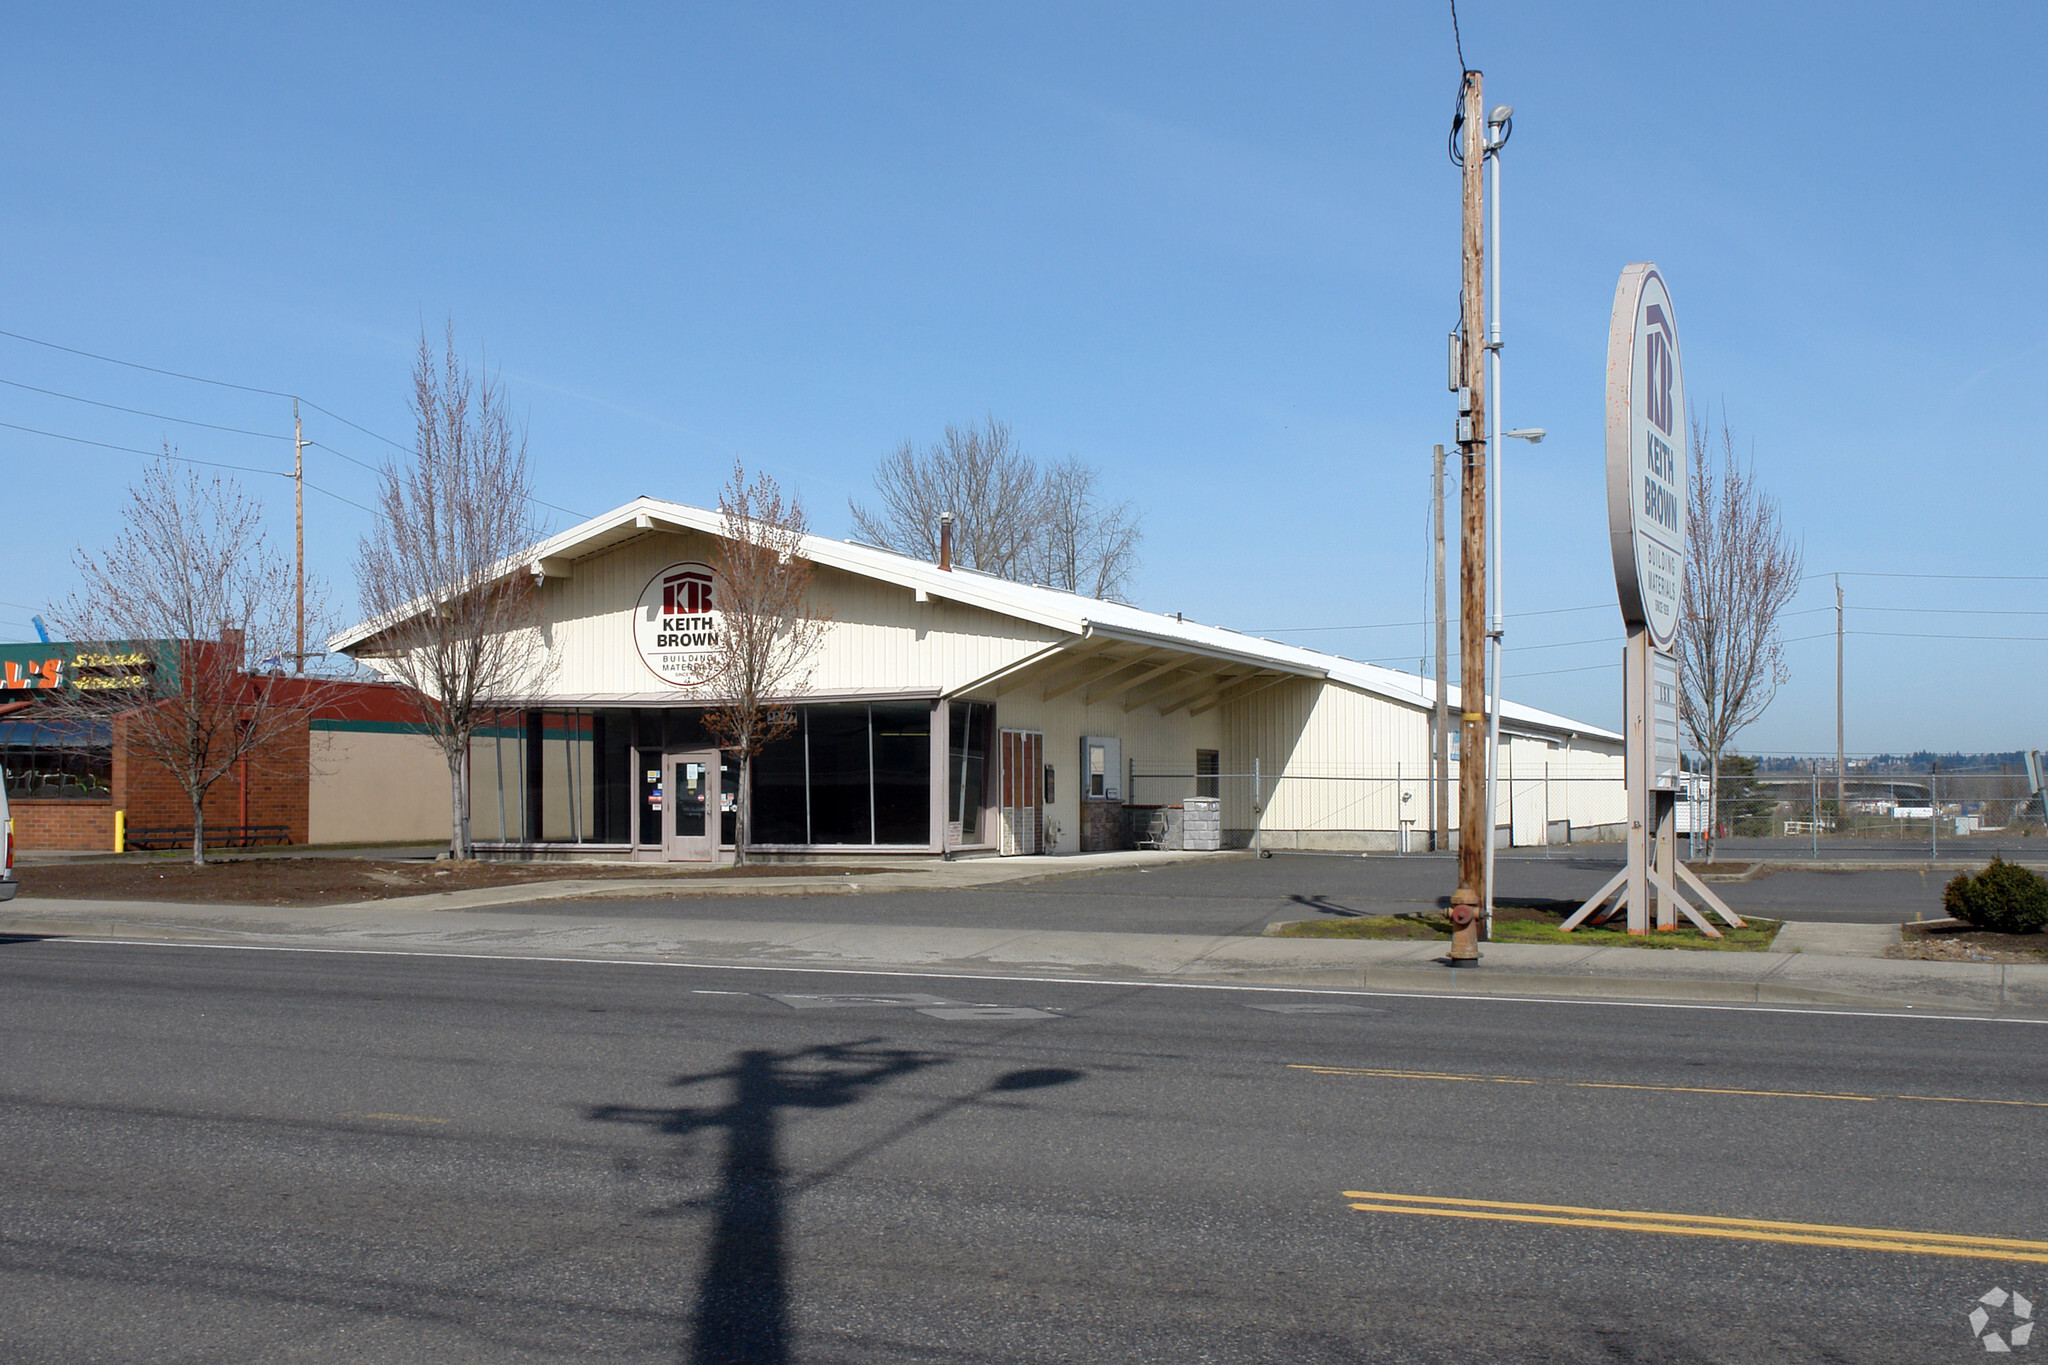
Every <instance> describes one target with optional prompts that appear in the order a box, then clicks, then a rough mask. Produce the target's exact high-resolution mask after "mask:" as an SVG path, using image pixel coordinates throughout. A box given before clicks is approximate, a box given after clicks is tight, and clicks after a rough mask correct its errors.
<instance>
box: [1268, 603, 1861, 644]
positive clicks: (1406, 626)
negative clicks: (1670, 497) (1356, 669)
mask: <svg viewBox="0 0 2048 1365" xmlns="http://www.w3.org/2000/svg"><path fill="white" fill-rule="evenodd" d="M1613 608H1614V603H1612V602H1595V603H1593V604H1592V605H1591V606H1586V607H1552V608H1550V609H1549V610H1547V611H1511V612H1509V613H1508V614H1507V619H1508V620H1510V621H1525V620H1527V619H1529V618H1530V617H1532V616H1569V615H1570V614H1572V613H1573V612H1580V611H1609V610H1612V609H1613ZM1828 610H1830V611H1833V610H1834V608H1833V607H1830V608H1828ZM1435 624H1436V622H1434V621H1380V622H1375V623H1373V624H1370V625H1357V626H1265V627H1261V628H1259V629H1255V630H1248V631H1246V632H1245V634H1247V635H1307V634H1314V633H1318V632H1327V631H1338V630H1412V629H1413V628H1415V627H1416V626H1432V625H1435ZM1403 657H1406V656H1405V655H1404V656H1403Z"/></svg>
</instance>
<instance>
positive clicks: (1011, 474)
mask: <svg viewBox="0 0 2048 1365" xmlns="http://www.w3.org/2000/svg"><path fill="white" fill-rule="evenodd" d="M1099 482H1100V475H1099V474H1098V472H1097V471H1096V470H1094V469H1092V468H1090V467H1089V466H1087V465H1085V464H1083V463H1081V461H1080V460H1078V459H1075V458H1072V457H1069V458H1068V459H1066V460H1063V461H1061V462H1060V463H1058V464H1055V465H1053V466H1051V467H1050V468H1047V469H1041V468H1040V467H1039V465H1038V463H1037V462H1036V461H1035V460H1033V459H1032V458H1031V457H1030V456H1028V455H1026V454H1025V453H1024V452H1023V450H1022V449H1020V448H1019V446H1018V444H1017V440H1016V437H1015V436H1014V435H1013V434H1012V433H1011V431H1010V428H1009V426H1008V425H1007V424H1006V423H1003V422H1001V421H998V420H997V419H996V418H994V417H990V418H989V419H988V420H987V421H986V422H985V423H983V424H982V425H981V426H980V427H957V426H949V427H947V428H946V432H945V436H944V438H943V439H941V440H939V441H937V442H934V443H933V444H932V445H929V446H927V447H926V448H925V449H924V450H923V451H922V452H920V451H919V450H918V449H917V448H916V447H915V446H913V445H912V444H911V443H910V442H908V441H906V442H904V443H903V444H902V445H901V446H900V447H898V448H897V449H896V451H895V452H894V453H892V454H891V455H889V456H888V457H887V458H885V459H883V460H882V462H881V463H880V464H878V465H876V466H875V492H876V494H877V496H878V497H879V498H880V503H879V505H878V506H877V507H875V508H873V509H870V508H868V507H866V506H864V505H862V504H861V503H859V502H854V501H851V500H849V502H848V510H849V511H850V512H851V513H852V515H853V526H854V530H855V531H856V532H858V533H859V535H860V536H861V537H862V538H863V539H865V540H868V541H870V542H872V543H874V544H876V545H880V546H883V547H884V548H887V549H891V550H895V551H896V552H898V553H899V554H906V555H911V556H914V557H916V558H919V559H935V558H937V556H938V553H939V517H940V515H941V514H942V513H946V512H951V513H953V515H954V518H955V522H954V527H953V554H954V558H955V560H956V561H957V562H958V563H960V564H962V565H964V566H966V567H968V568H971V569H979V570H981V571H982V572H983V573H990V574H994V575H996V576H997V577H999V578H1008V579H1013V580H1017V581H1022V582H1037V583H1048V584H1050V585H1051V586H1053V587H1056V588H1064V589H1066V590H1067V591H1069V592H1082V593H1087V594H1089V595H1091V596H1095V597H1107V598H1111V599H1113V600H1116V601H1123V600H1125V594H1127V593H1128V592H1129V590H1130V581H1131V577H1132V575H1133V574H1134V573H1135V572H1136V570H1137V562H1138V559H1137V551H1138V542H1139V540H1140V538H1141V533H1140V532H1139V530H1138V514H1137V509H1136V507H1135V506H1134V505H1133V504H1131V503H1129V502H1120V503H1114V504H1112V503H1108V502H1106V501H1104V500H1103V498H1102V496H1101V494H1100V490H1099V487H1098V485H1099Z"/></svg>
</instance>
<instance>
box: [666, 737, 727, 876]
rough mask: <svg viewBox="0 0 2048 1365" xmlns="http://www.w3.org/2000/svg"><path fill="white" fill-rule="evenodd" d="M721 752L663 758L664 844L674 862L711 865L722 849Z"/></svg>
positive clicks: (712, 750)
mask: <svg viewBox="0 0 2048 1365" xmlns="http://www.w3.org/2000/svg"><path fill="white" fill-rule="evenodd" d="M718 757H719V756H718V751H717V750H716V749H707V750H703V751H700V752H692V753H680V754H665V755H663V762H662V768H663V775H664V779H665V780H664V781H663V783H662V785H663V786H664V787H665V788H666V789H667V790H665V791H664V792H663V793H662V797H663V799H662V815H661V824H662V835H663V839H662V845H663V856H664V857H666V858H667V859H668V860H669V861H670V862H672V863H708V862H710V861H711V860H712V857H713V855H714V854H715V853H716V852H717V850H718V826H717V824H716V823H714V822H715V820H716V819H717V806H716V805H715V804H714V795H713V793H714V790H715V784H716V783H717V781H718V769H719V762H718Z"/></svg>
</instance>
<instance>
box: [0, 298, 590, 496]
mask: <svg viewBox="0 0 2048 1365" xmlns="http://www.w3.org/2000/svg"><path fill="white" fill-rule="evenodd" d="M0 337H10V338H12V339H13V340H15V341H25V342H27V343H28V344H29V345H31V346H45V347H48V348H49V349H50V350H53V351H62V352H64V353H65V354H66V355H75V356H83V357H84V358H85V359H87V360H97V361H100V362H102V363H104V364H108V365H120V366H123V367H124V368H126V369H130V370H141V371H143V372H144V373H146V374H160V375H163V376H164V377H166V378H168V379H183V380H186V381H188V382H190V383H194V384H211V385H213V386H214V387H215V388H220V389H235V390H237V391H239V392H242V393H255V394H261V395H263V396H264V397H266V398H289V399H292V400H293V401H295V402H299V403H303V404H305V405H306V406H307V407H309V408H311V409H312V410H313V411H314V412H317V413H319V414H320V415H321V416H323V417H331V418H333V419H334V420H335V421H337V422H339V423H341V424H342V425H343V426H345V427H349V428H351V429H352V430H355V431H359V432H361V433H362V434H363V435H365V436H367V437H369V438H370V439H371V440H373V441H382V442H383V443H384V444H385V445H387V446H390V447H391V448H392V449H393V450H396V451H400V452H402V453H404V454H407V455H410V454H412V453H413V450H412V447H411V446H407V445H402V444H400V443H399V442H397V441H394V440H392V439H391V438H390V437H389V436H385V435H382V434H380V433H378V432H374V431H372V430H370V429H369V428H368V427H366V426H364V425H362V424H361V423H360V422H351V421H349V419H348V418H346V417H343V416H342V415H341V414H340V413H338V412H335V411H333V410H332V409H330V408H323V407H321V406H320V405H319V404H318V403H315V402H314V401H313V400H312V399H310V398H307V397H304V396H302V395H300V394H296V393H286V392H285V391H283V390H282V389H266V388H260V387H258V386H257V385H254V384H236V383H233V382H231V381H229V380H226V379H209V378H207V377H206V376H205V375H203V374H185V373H184V372H182V371H179V370H167V369H164V368H162V367H161V366H158V365H144V364H142V363H141V362H139V361H134V360H122V359H119V358H118V357H115V356H110V355H101V354H100V353H99V352H97V351H86V350H80V349H79V348H78V347H76V346H65V345H62V344H60V343H58V342H55V341H45V340H43V339H42V338H41V337H32V336H26V335H24V334H22V333H20V332H10V331H7V330H5V329H4V328H0ZM10 382H12V381H10V380H0V383H10ZM16 387H17V388H32V387H33V386H32V385H28V384H20V385H16ZM36 392H38V393H48V394H52V395H53V396H55V397H58V398H71V397H72V395H70V394H68V393H57V392H56V391H55V390H54V389H38V390H36ZM75 401H77V402H80V403H91V402H93V401H94V400H92V399H90V398H79V399H76V400H75ZM96 406H99V407H108V408H112V407H115V405H114V404H112V403H99V404H96ZM117 411H121V412H135V413H138V414H139V415H141V416H144V417H157V418H158V419H159V420H161V421H166V422H182V421H185V420H186V419H185V418H182V417H164V416H162V415H161V414H158V413H145V412H141V411H140V410H139V409H136V408H118V409H117ZM5 425H7V423H0V426H5ZM191 425H193V426H202V427H211V426H213V424H212V423H210V422H193V423H191ZM18 430H21V431H28V430H31V428H28V427H21V428H18ZM214 430H216V431H237V432H240V428H237V427H214ZM37 434H38V435H43V436H56V435H57V433H55V432H47V431H46V432H39V433H37ZM240 434H242V435H247V436H269V435H270V433H269V432H261V431H252V432H241V433H240ZM57 439H58V440H60V441H82V440H83V439H84V438H82V437H77V436H57ZM273 439H276V440H286V441H288V440H290V439H291V438H290V437H289V436H283V437H274V438H273ZM84 443H85V444H86V445H103V444H105V443H104V442H101V441H85V442H84ZM306 444H308V445H319V444H320V443H319V442H317V441H308V442H307V443H306ZM107 448H108V449H109V450H125V449H127V447H125V446H108V447H107ZM320 448H321V449H322V450H324V451H326V452H327V453H328V454H330V455H341V458H342V459H344V460H350V461H353V462H354V463H356V464H360V465H362V466H363V468H365V469H376V466H374V465H369V464H364V463H363V461H361V460H357V459H356V458H355V457H354V456H353V455H343V454H342V452H341V451H338V450H336V449H335V448H334V447H333V446H328V445H321V446H320ZM179 458H181V459H182V458H183V457H182V456H181V457H179ZM185 463H187V464H218V462H217V461H213V460H185ZM218 467H219V468H222V469H246V468H247V467H246V466H244V465H218ZM248 472H249V473H252V474H264V473H270V472H271V471H269V470H260V469H251V470H248ZM377 472H379V473H381V472H382V471H381V470H379V471H377ZM285 477H286V478H289V477H291V476H290V475H286V476H285ZM328 496H330V497H335V496H338V495H337V494H329V495H328ZM526 500H527V501H528V502H532V503H537V504H539V505H540V506H542V507H545V508H547V509H549V510H550V511H554V512H560V513H561V514H562V515H563V516H567V517H576V518H578V519H579V520H585V521H587V520H589V517H590V514H589V513H587V512H578V511H575V510H574V509H573V508H568V507H562V506H558V505H557V504H555V503H552V502H548V501H546V500H544V499H542V498H537V497H535V496H533V495H532V494H531V493H529V494H527V495H526ZM343 501H344V502H346V501H347V499H345V498H344V499H343ZM350 505H351V506H354V507H362V504H361V503H359V502H358V503H352V504H350ZM363 510H364V511H368V510H369V509H368V508H364V509H363Z"/></svg>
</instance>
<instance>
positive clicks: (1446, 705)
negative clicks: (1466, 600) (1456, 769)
mask: <svg viewBox="0 0 2048 1365" xmlns="http://www.w3.org/2000/svg"><path fill="white" fill-rule="evenodd" d="M1429 482H1430V490H1431V494H1430V496H1431V501H1432V502H1433V503H1434V504H1435V508H1436V752H1435V754H1434V758H1435V760H1436V789H1435V791H1434V792H1433V793H1432V800H1433V803H1434V809H1433V811H1432V812H1431V817H1430V818H1431V819H1432V820H1433V821H1434V824H1433V825H1432V826H1431V828H1430V840H1429V847H1430V851H1431V852H1432V853H1442V852H1444V851H1445V850H1447V849H1448V848H1449V847H1450V846H1451V701H1450V697H1451V691H1450V689H1451V682H1450V679H1449V677H1447V676H1446V675H1447V674H1448V673H1449V671H1450V649H1449V643H1448V638H1447V637H1448V634H1449V626H1448V624H1447V622H1446V620H1445V617H1444V448H1443V447H1442V446H1437V447H1435V448H1434V449H1433V450H1432V452H1431V454H1430V475H1429Z"/></svg>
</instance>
